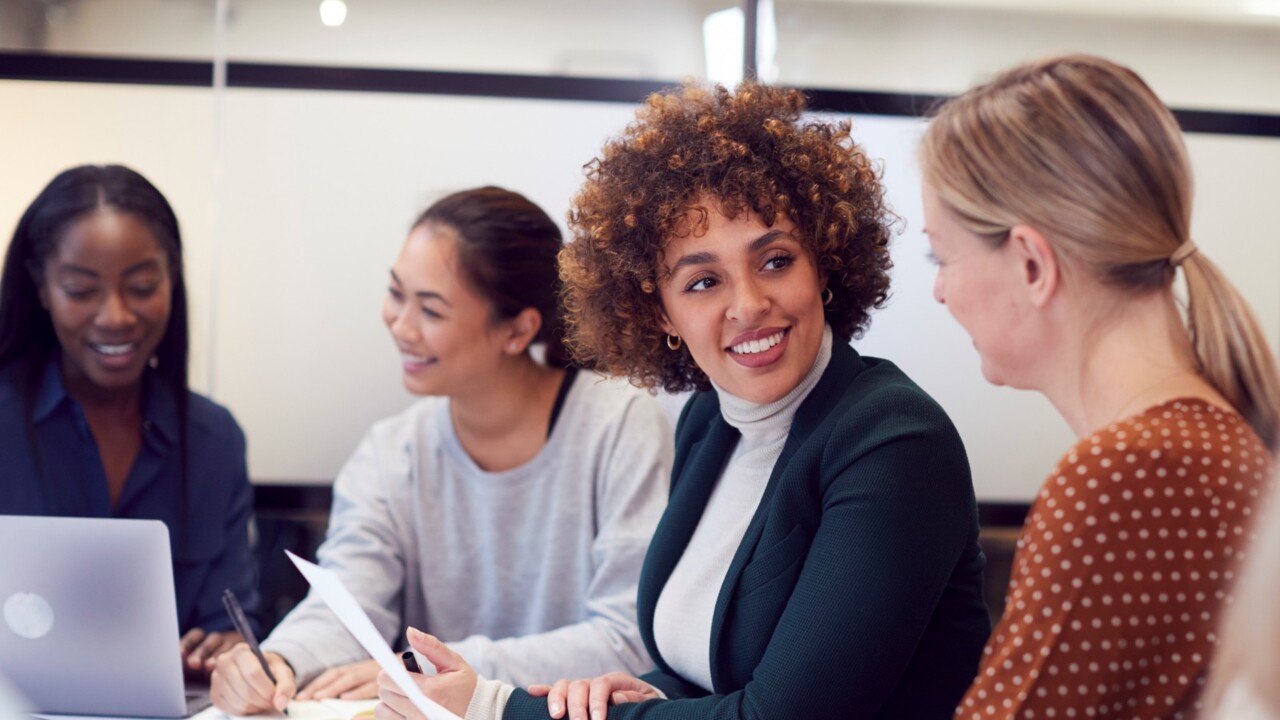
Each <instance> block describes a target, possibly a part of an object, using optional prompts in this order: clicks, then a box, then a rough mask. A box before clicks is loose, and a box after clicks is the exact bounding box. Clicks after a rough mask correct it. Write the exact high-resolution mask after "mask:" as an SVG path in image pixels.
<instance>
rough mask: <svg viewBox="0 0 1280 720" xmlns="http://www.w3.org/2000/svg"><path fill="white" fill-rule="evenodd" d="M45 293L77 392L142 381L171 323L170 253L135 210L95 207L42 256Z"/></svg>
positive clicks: (118, 387)
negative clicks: (48, 253) (148, 364)
mask: <svg viewBox="0 0 1280 720" xmlns="http://www.w3.org/2000/svg"><path fill="white" fill-rule="evenodd" d="M42 275H43V276H42V278H41V283H40V301H41V303H42V304H43V305H44V307H45V309H47V310H48V311H49V317H50V319H51V320H52V322H53V329H54V333H55V334H56V335H57V337H58V343H59V344H60V345H61V346H62V372H63V379H64V381H65V383H66V385H67V388H68V389H69V390H71V391H72V392H76V391H77V390H87V391H90V392H101V391H113V390H121V389H127V388H131V387H134V386H137V385H138V384H139V383H140V382H141V378H142V371H143V369H144V368H146V365H147V361H148V360H149V359H150V358H151V356H152V355H153V354H154V353H155V350H156V347H157V346H159V345H160V341H161V339H163V337H164V332H165V328H166V327H167V325H168V323H169V313H170V307H171V304H172V288H171V284H170V277H169V259H168V256H167V255H166V254H165V252H164V249H163V248H162V247H161V245H160V242H159V240H157V239H156V236H155V234H154V233H153V232H152V230H151V228H150V227H148V226H147V224H146V223H144V222H143V221H142V220H139V219H138V218H137V217H135V216H133V215H130V214H126V213H119V212H116V211H114V210H110V209H101V210H97V211H95V212H93V213H91V214H89V215H86V216H84V217H82V218H80V219H79V220H77V221H75V222H74V223H72V224H71V225H70V226H69V227H68V228H67V230H66V231H65V232H64V233H63V235H62V237H61V238H60V239H59V241H58V243H57V248H56V250H55V251H54V253H53V254H52V255H51V256H50V257H49V258H48V259H47V260H46V261H45V264H44V270H43V274H42Z"/></svg>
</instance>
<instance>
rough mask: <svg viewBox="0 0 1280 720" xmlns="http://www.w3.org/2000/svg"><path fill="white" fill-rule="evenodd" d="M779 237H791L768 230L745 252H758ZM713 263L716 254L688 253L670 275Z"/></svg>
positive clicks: (780, 232) (783, 232)
mask: <svg viewBox="0 0 1280 720" xmlns="http://www.w3.org/2000/svg"><path fill="white" fill-rule="evenodd" d="M781 237H786V238H789V237H791V233H789V232H787V231H785V230H770V231H769V232H767V233H765V234H763V235H761V236H760V237H758V238H756V239H755V240H752V241H751V244H750V245H748V246H747V251H748V252H753V253H754V252H759V251H760V250H761V249H763V248H766V247H768V246H769V245H770V244H771V243H773V242H774V241H775V240H777V239H778V238H781ZM715 261H716V254H715V253H712V252H696V253H689V254H688V255H685V256H683V257H681V258H680V259H679V260H677V261H676V262H675V264H674V265H672V266H671V274H672V275H674V274H676V272H677V271H679V270H680V268H682V267H685V266H688V265H707V264H709V263H713V262H715Z"/></svg>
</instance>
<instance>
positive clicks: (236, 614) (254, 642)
mask: <svg viewBox="0 0 1280 720" xmlns="http://www.w3.org/2000/svg"><path fill="white" fill-rule="evenodd" d="M222 606H223V607H225V608H226V609H227V615H230V616H231V624H232V625H235V627H236V632H238V633H240V637H243V638H244V641H245V643H246V644H248V645H249V649H250V650H252V651H253V654H254V655H255V656H257V658H258V662H259V663H261V664H262V671H263V672H265V673H266V674H267V679H268V680H270V681H271V684H272V685H275V684H276V676H275V675H274V674H273V673H272V672H271V668H269V667H267V658H266V656H265V655H263V654H262V648H260V647H258V638H257V636H255V635H254V634H253V627H252V626H250V625H249V618H247V617H245V616H244V608H242V607H240V601H239V600H238V599H236V594H235V593H233V592H231V588H227V589H226V590H223V591H222ZM282 712H284V714H285V715H288V714H289V710H288V708H285V709H284V710H283V711H282Z"/></svg>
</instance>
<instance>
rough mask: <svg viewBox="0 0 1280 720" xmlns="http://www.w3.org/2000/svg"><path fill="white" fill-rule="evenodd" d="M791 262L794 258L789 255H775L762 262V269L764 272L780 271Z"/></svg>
mask: <svg viewBox="0 0 1280 720" xmlns="http://www.w3.org/2000/svg"><path fill="white" fill-rule="evenodd" d="M793 262H795V258H794V257H792V256H790V255H786V254H783V255H775V256H773V257H771V258H769V259H768V260H765V261H764V267H765V269H766V270H781V269H783V268H785V267H787V266H788V265H790V264H791V263H793Z"/></svg>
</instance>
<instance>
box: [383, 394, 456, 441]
mask: <svg viewBox="0 0 1280 720" xmlns="http://www.w3.org/2000/svg"><path fill="white" fill-rule="evenodd" d="M447 407H448V399H447V398H444V397H437V396H427V397H421V398H418V399H416V400H414V401H413V403H412V404H410V405H409V406H408V407H406V408H405V409H403V410H401V411H400V412H398V413H396V414H395V415H391V416H389V417H385V418H382V419H381V420H378V421H376V422H375V423H373V425H371V426H369V431H368V432H367V433H365V438H364V442H365V443H371V444H373V445H374V446H376V447H381V448H386V447H404V446H407V445H417V444H422V443H434V442H436V441H437V440H438V439H439V438H440V430H441V428H440V422H441V418H442V417H444V416H445V410H446V408H447Z"/></svg>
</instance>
